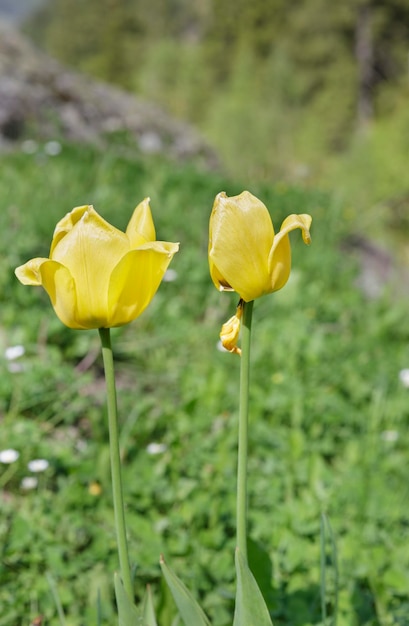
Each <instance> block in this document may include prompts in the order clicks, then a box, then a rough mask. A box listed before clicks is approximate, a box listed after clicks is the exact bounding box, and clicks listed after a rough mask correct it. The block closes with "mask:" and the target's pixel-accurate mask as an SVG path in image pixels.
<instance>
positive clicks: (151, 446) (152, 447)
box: [146, 441, 168, 454]
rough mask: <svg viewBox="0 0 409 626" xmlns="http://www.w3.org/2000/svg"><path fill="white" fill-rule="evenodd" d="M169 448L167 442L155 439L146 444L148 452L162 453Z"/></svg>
mask: <svg viewBox="0 0 409 626" xmlns="http://www.w3.org/2000/svg"><path fill="white" fill-rule="evenodd" d="M167 449H168V447H167V445H166V444H165V443H155V442H154V441H153V442H152V443H148V445H147V446H146V452H147V453H148V454H162V453H163V452H166V450H167Z"/></svg>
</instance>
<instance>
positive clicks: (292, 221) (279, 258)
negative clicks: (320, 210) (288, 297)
mask: <svg viewBox="0 0 409 626" xmlns="http://www.w3.org/2000/svg"><path fill="white" fill-rule="evenodd" d="M311 222H312V218H311V216H310V215H307V214H302V215H289V216H288V217H286V218H285V220H284V222H283V223H282V225H281V229H280V232H279V233H277V235H276V236H275V237H274V243H273V246H272V248H271V251H270V254H269V257H268V268H269V272H270V281H271V289H270V291H278V290H279V289H281V288H282V287H284V285H285V284H286V282H287V281H288V278H289V276H290V271H291V247H290V238H289V236H288V233H289V232H291V231H292V230H295V229H296V228H301V230H302V236H303V240H304V243H306V244H309V243H311V236H310V232H309V228H310V226H311Z"/></svg>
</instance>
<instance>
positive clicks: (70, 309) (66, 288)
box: [39, 259, 97, 329]
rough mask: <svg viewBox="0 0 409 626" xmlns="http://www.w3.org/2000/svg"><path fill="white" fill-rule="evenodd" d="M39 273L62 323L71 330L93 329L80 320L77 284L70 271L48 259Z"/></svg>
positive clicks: (41, 266)
mask: <svg viewBox="0 0 409 626" xmlns="http://www.w3.org/2000/svg"><path fill="white" fill-rule="evenodd" d="M39 272H40V275H41V284H42V286H43V287H44V289H45V290H46V292H47V293H48V295H49V298H50V300H51V304H52V305H53V308H54V311H55V312H56V314H57V316H58V317H59V318H60V320H61V321H62V323H63V324H65V325H66V326H68V327H69V328H75V329H85V328H91V326H89V325H87V324H86V323H84V324H83V323H82V321H81V320H79V319H78V313H77V294H76V290H75V282H74V279H73V277H72V276H71V274H70V272H69V270H68V269H67V268H66V267H64V265H61V263H58V262H57V261H50V260H48V259H46V260H45V262H44V263H42V264H41V265H40V267H39ZM95 328H97V326H95Z"/></svg>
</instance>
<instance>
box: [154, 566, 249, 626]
mask: <svg viewBox="0 0 409 626" xmlns="http://www.w3.org/2000/svg"><path fill="white" fill-rule="evenodd" d="M160 566H161V568H162V572H163V575H164V577H165V580H166V582H167V584H168V585H169V588H170V591H171V593H172V596H173V599H174V601H175V604H176V606H177V608H178V611H179V613H180V615H181V618H182V620H183V622H184V624H185V626H211V624H210V622H209V620H208V619H207V617H206V615H205V614H204V612H203V610H202V609H201V607H200V606H199V605H198V603H197V602H196V600H195V599H194V597H193V596H192V594H191V592H190V591H189V589H188V588H187V587H186V586H185V585H184V583H182V581H181V580H179V578H178V577H177V576H176V574H175V573H174V572H173V571H172V570H171V569H170V567H169V566H168V565H166V563H165V561H164V559H163V556H161V558H160ZM260 626H261V625H260Z"/></svg>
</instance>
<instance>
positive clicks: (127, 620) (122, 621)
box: [114, 573, 148, 626]
mask: <svg viewBox="0 0 409 626" xmlns="http://www.w3.org/2000/svg"><path fill="white" fill-rule="evenodd" d="M114 580H115V596H116V604H117V608H118V619H119V626H144V622H143V621H142V618H141V616H140V614H139V611H138V609H137V608H136V606H135V605H134V604H133V602H132V601H131V599H130V598H129V596H128V594H127V593H126V591H125V589H124V586H123V584H122V580H121V577H120V576H119V574H118V573H116V574H115V578H114ZM147 626H148V625H147Z"/></svg>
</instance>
